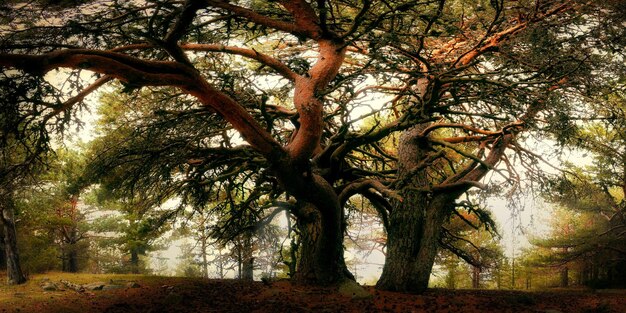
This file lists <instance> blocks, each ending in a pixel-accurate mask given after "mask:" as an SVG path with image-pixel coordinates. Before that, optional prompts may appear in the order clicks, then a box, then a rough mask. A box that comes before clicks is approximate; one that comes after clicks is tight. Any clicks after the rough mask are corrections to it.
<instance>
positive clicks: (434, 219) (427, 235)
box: [376, 193, 446, 293]
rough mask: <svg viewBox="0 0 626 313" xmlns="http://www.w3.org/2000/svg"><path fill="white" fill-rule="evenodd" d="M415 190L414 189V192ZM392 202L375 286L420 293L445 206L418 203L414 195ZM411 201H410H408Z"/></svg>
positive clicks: (436, 245)
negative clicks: (383, 255)
mask: <svg viewBox="0 0 626 313" xmlns="http://www.w3.org/2000/svg"><path fill="white" fill-rule="evenodd" d="M414 194H415V193H414ZM403 198H404V201H403V203H401V204H400V205H397V206H394V209H393V211H392V214H391V215H390V219H389V226H390V227H389V228H388V233H387V258H386V259H385V265H384V267H383V273H382V275H381V277H380V279H379V280H378V283H377V284H376V287H377V288H378V289H382V290H390V291H401V292H414V293H421V292H423V291H425V290H426V288H428V281H429V279H430V273H431V271H432V267H433V264H434V262H435V256H436V254H437V249H438V247H439V242H438V240H439V235H440V232H441V227H442V225H443V222H444V219H445V216H446V214H444V213H445V212H444V211H445V207H443V206H438V205H431V206H427V207H419V206H417V205H416V204H417V203H419V201H411V199H412V198H413V199H414V197H410V196H409V197H407V196H406V195H405V196H404V197H403ZM411 204H413V205H411Z"/></svg>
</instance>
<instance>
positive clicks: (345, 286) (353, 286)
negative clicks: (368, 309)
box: [339, 280, 373, 300]
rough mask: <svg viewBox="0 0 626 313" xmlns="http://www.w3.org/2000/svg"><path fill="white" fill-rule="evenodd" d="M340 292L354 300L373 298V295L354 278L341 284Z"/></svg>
mask: <svg viewBox="0 0 626 313" xmlns="http://www.w3.org/2000/svg"><path fill="white" fill-rule="evenodd" d="M339 293H340V294H342V295H344V296H349V297H352V299H353V300H363V299H371V298H373V296H372V295H371V294H370V293H369V292H367V290H365V288H363V287H361V285H359V284H358V283H357V282H355V281H353V280H346V281H344V282H343V283H341V285H340V286H339Z"/></svg>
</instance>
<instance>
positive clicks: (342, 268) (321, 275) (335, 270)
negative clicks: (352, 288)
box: [294, 202, 354, 285]
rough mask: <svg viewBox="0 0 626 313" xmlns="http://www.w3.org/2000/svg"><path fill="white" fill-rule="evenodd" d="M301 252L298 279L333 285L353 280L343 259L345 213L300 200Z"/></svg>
mask: <svg viewBox="0 0 626 313" xmlns="http://www.w3.org/2000/svg"><path fill="white" fill-rule="evenodd" d="M298 206H299V211H300V212H301V213H300V215H301V217H300V218H298V222H297V223H298V225H297V226H298V230H299V232H300V253H299V254H300V255H299V257H298V264H297V271H296V274H295V275H294V279H295V281H296V282H299V283H305V284H317V285H331V284H336V283H339V282H341V281H342V280H344V279H346V278H348V279H354V278H353V276H352V274H350V272H349V271H348V268H347V267H346V264H345V261H344V258H343V228H342V219H343V218H342V212H341V210H339V209H338V205H337V208H336V209H335V210H329V211H332V212H325V213H324V211H322V210H319V209H317V208H316V207H315V206H314V205H312V204H311V203H306V202H305V203H299V204H298Z"/></svg>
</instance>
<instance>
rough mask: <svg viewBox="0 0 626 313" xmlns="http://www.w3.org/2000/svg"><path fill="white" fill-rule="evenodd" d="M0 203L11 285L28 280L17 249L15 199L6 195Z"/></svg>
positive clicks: (0, 217) (0, 215)
mask: <svg viewBox="0 0 626 313" xmlns="http://www.w3.org/2000/svg"><path fill="white" fill-rule="evenodd" d="M2 201H3V203H1V204H0V224H1V226H2V232H3V235H4V252H5V256H6V265H7V278H8V279H7V281H8V284H9V285H18V284H22V283H25V282H26V276H24V273H23V272H22V268H21V265H20V257H19V252H18V250H17V232H16V230H15V220H14V218H13V214H14V213H13V211H14V205H13V200H12V199H10V198H8V197H6V198H4V199H2Z"/></svg>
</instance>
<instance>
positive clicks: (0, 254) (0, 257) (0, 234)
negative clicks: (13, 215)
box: [0, 223, 7, 270]
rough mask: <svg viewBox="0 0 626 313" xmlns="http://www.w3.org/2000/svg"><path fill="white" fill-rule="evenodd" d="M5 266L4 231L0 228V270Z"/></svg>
mask: <svg viewBox="0 0 626 313" xmlns="http://www.w3.org/2000/svg"><path fill="white" fill-rule="evenodd" d="M0 224H1V223H0ZM6 268H7V258H6V255H5V253H4V231H2V230H0V270H4V269H6Z"/></svg>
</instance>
